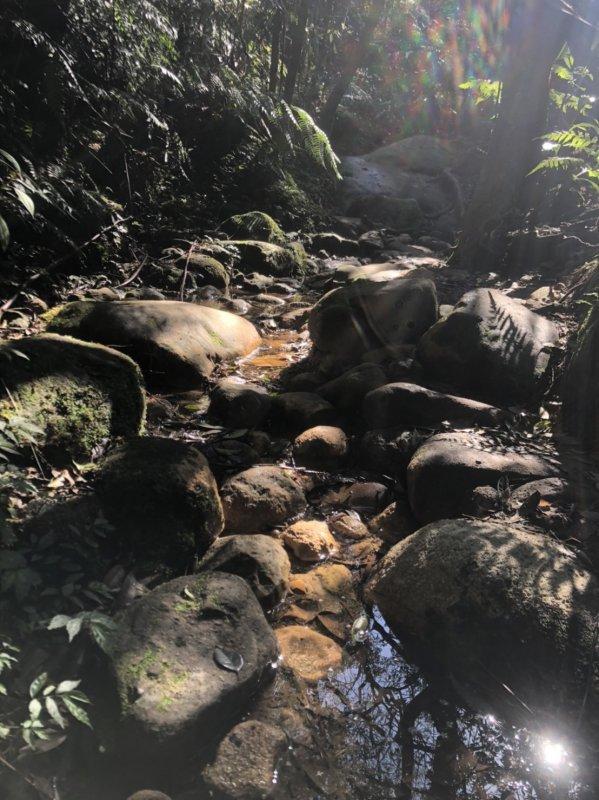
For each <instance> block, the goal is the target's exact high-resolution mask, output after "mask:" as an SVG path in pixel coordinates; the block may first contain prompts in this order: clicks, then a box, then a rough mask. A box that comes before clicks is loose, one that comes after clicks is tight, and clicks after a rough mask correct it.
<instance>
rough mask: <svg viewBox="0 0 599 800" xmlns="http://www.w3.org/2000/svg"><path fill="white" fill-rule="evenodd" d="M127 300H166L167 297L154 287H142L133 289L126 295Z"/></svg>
mask: <svg viewBox="0 0 599 800" xmlns="http://www.w3.org/2000/svg"><path fill="white" fill-rule="evenodd" d="M125 299H126V300H166V297H165V295H163V294H162V292H160V291H158V289H154V287H153V286H141V287H140V288H139V289H131V291H130V292H127V294H126V295H125Z"/></svg>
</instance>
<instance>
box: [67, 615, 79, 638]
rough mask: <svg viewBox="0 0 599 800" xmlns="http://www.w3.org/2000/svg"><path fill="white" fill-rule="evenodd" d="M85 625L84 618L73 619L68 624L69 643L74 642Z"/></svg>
mask: <svg viewBox="0 0 599 800" xmlns="http://www.w3.org/2000/svg"><path fill="white" fill-rule="evenodd" d="M82 625H83V618H82V617H72V618H71V619H70V620H69V621H68V622H67V625H66V627H67V633H68V634H69V642H72V641H73V639H74V638H75V636H77V634H78V633H80V632H81V626H82Z"/></svg>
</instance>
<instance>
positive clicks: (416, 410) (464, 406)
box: [364, 383, 506, 428]
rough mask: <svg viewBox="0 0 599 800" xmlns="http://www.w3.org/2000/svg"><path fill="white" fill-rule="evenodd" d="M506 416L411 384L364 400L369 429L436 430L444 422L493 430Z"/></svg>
mask: <svg viewBox="0 0 599 800" xmlns="http://www.w3.org/2000/svg"><path fill="white" fill-rule="evenodd" d="M505 416H506V414H505V412H503V411H501V410H500V409H498V408H495V407H494V406H489V405H487V404H486V403H479V402H477V401H476V400H469V399H468V398H466V397H455V396H454V395H450V394H441V393H440V392H434V391H432V389H425V388H424V386H417V385H416V384H414V383H389V384H387V385H386V386H380V387H379V388H378V389H375V390H374V391H372V392H370V394H368V395H366V398H365V400H364V417H365V419H366V423H367V425H368V427H369V428H393V427H400V426H402V427H405V428H411V427H418V426H422V427H426V426H431V425H433V426H437V425H440V424H441V422H444V421H447V422H452V423H454V424H455V423H458V422H461V423H465V424H468V425H488V426H493V425H497V424H499V423H500V422H501V421H502V418H504V417H505Z"/></svg>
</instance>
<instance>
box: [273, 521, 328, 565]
mask: <svg viewBox="0 0 599 800" xmlns="http://www.w3.org/2000/svg"><path fill="white" fill-rule="evenodd" d="M282 539H283V542H284V543H285V547H287V548H289V550H291V552H292V553H293V555H294V556H295V557H296V558H298V559H299V560H300V561H306V562H308V563H314V562H316V561H322V560H323V559H325V558H328V557H329V556H330V555H331V554H332V553H334V552H335V550H337V542H336V541H335V537H334V536H333V535H332V534H331V532H330V530H329V526H328V525H327V523H326V522H319V521H318V520H300V521H299V522H294V523H293V525H290V526H289V527H288V528H286V529H285V530H284V531H283V535H282Z"/></svg>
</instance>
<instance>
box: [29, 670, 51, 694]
mask: <svg viewBox="0 0 599 800" xmlns="http://www.w3.org/2000/svg"><path fill="white" fill-rule="evenodd" d="M47 680H48V673H47V672H42V674H41V675H38V676H37V678H36V679H35V680H34V681H32V682H31V686H30V687H29V697H35V696H36V695H37V694H38V692H39V691H40V689H42V688H43V687H44V686H45V685H46V682H47Z"/></svg>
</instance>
